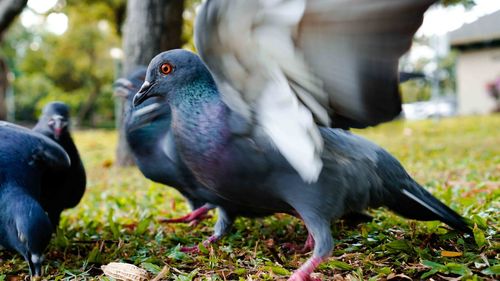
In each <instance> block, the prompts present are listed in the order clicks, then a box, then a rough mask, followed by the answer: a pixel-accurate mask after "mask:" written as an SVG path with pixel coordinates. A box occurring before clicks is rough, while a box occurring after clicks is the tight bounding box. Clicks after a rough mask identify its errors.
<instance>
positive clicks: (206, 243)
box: [180, 235, 219, 254]
mask: <svg viewBox="0 0 500 281" xmlns="http://www.w3.org/2000/svg"><path fill="white" fill-rule="evenodd" d="M217 240H219V237H218V236H217V235H212V236H210V237H208V239H207V240H205V241H203V246H204V247H205V248H207V247H208V246H210V244H212V243H214V242H215V241H217ZM180 251H181V252H184V253H195V254H198V253H200V248H199V247H198V245H195V246H184V247H181V249H180Z"/></svg>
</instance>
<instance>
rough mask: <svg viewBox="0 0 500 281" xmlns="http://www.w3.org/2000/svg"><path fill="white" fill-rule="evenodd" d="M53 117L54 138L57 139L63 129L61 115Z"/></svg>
mask: <svg viewBox="0 0 500 281" xmlns="http://www.w3.org/2000/svg"><path fill="white" fill-rule="evenodd" d="M53 119H54V138H55V139H56V140H59V138H60V137H61V133H62V130H63V121H62V116H56V117H53Z"/></svg>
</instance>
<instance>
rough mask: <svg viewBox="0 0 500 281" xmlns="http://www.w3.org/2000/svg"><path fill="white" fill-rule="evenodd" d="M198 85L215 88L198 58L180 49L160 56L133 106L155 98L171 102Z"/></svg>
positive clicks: (149, 70)
mask: <svg viewBox="0 0 500 281" xmlns="http://www.w3.org/2000/svg"><path fill="white" fill-rule="evenodd" d="M197 82H202V83H209V84H214V85H215V83H214V81H213V78H212V76H211V74H210V72H209V71H208V69H207V67H206V66H205V64H204V63H203V61H202V60H201V59H200V57H198V55H196V54H194V53H192V52H190V51H186V50H181V49H177V50H170V51H166V52H163V53H160V54H159V55H157V56H156V57H154V58H153V59H152V60H151V63H150V64H149V66H148V70H147V74H146V80H145V81H144V83H143V84H142V86H141V88H140V89H139V91H138V92H137V94H136V95H135V96H134V106H135V107H137V106H139V105H140V104H142V103H143V102H144V101H145V100H147V99H149V98H152V97H161V98H164V99H167V100H170V99H172V98H173V97H174V94H175V93H176V92H180V91H182V89H185V88H186V87H193V86H196V85H200V84H199V83H197Z"/></svg>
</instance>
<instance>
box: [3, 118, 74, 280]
mask: <svg viewBox="0 0 500 281" xmlns="http://www.w3.org/2000/svg"><path fill="white" fill-rule="evenodd" d="M0 139H1V140H2V141H0V245H2V246H4V247H5V248H8V249H11V250H15V251H17V252H18V253H19V254H21V255H22V256H23V257H24V258H25V259H26V261H27V262H28V264H29V266H30V272H31V275H33V276H40V275H41V274H42V270H41V263H42V261H43V251H44V249H45V247H46V246H47V244H48V243H49V240H50V237H51V234H52V224H51V221H50V219H49V218H48V216H47V214H46V213H45V210H44V209H43V208H42V204H41V203H40V197H41V194H42V181H43V178H44V177H45V175H46V174H47V173H52V172H57V171H60V170H64V169H68V168H69V165H70V159H69V157H68V155H67V154H66V153H65V151H64V150H63V149H62V148H61V147H60V146H59V145H58V144H56V143H55V142H53V141H52V140H50V139H48V138H46V137H45V136H43V135H41V134H38V133H35V132H32V131H30V130H28V129H25V128H22V127H19V126H15V125H12V124H9V123H6V122H0Z"/></svg>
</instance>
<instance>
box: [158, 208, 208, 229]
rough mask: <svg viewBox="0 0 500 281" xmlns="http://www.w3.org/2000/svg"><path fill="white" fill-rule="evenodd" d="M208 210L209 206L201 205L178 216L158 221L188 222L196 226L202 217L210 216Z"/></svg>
mask: <svg viewBox="0 0 500 281" xmlns="http://www.w3.org/2000/svg"><path fill="white" fill-rule="evenodd" d="M210 210H211V209H210V208H207V207H204V206H203V207H200V208H198V209H196V210H194V211H192V212H191V213H189V214H187V215H185V216H182V217H180V218H173V219H160V220H159V221H160V222H161V223H189V225H190V226H196V225H198V224H199V223H200V222H201V221H203V220H204V219H207V218H209V217H210V216H209V215H207V213H208V211H210Z"/></svg>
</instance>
